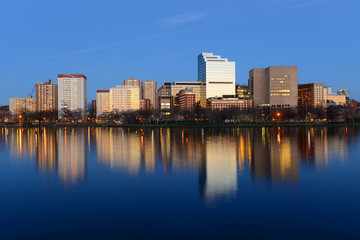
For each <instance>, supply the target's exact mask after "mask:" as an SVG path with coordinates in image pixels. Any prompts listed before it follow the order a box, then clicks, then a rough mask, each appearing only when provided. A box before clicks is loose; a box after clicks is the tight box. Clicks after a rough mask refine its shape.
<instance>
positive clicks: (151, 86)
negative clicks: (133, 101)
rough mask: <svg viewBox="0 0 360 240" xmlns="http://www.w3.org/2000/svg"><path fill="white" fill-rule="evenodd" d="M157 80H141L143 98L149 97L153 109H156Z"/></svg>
mask: <svg viewBox="0 0 360 240" xmlns="http://www.w3.org/2000/svg"><path fill="white" fill-rule="evenodd" d="M156 94H157V82H155V81H151V80H146V81H145V82H141V98H142V99H149V100H150V106H151V109H156V105H157V100H156Z"/></svg>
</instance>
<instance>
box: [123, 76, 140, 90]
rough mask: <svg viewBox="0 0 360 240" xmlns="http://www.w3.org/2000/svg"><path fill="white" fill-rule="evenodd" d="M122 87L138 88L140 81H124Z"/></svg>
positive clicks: (133, 79) (131, 79) (130, 79)
mask: <svg viewBox="0 0 360 240" xmlns="http://www.w3.org/2000/svg"><path fill="white" fill-rule="evenodd" d="M124 86H138V87H139V88H140V79H135V78H129V79H124Z"/></svg>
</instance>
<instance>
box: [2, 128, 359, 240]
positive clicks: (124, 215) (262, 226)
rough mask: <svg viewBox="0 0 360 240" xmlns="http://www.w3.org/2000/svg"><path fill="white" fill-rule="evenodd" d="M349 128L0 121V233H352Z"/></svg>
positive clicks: (354, 132)
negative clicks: (9, 124) (10, 125)
mask: <svg viewBox="0 0 360 240" xmlns="http://www.w3.org/2000/svg"><path fill="white" fill-rule="evenodd" d="M359 140H360V128H355V127H348V128H345V127H344V128H342V127H338V128H305V127H304V128H224V129H214V128H210V129H208V128H204V129H202V128H152V129H150V128H132V129H130V128H129V129H128V128H60V129H53V128H40V129H35V128H34V129H25V128H24V129H16V128H14V129H5V128H0V194H1V195H0V196H1V197H0V239H39V238H44V239H90V238H96V239H104V238H114V239H120V238H122V239H146V238H147V239H177V238H178V239H185V238H186V239H249V238H261V239H360V233H359V231H360V230H359V226H360V148H359V147H360V141H359Z"/></svg>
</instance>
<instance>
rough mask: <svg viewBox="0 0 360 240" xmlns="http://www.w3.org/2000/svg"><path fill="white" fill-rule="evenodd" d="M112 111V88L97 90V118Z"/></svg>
mask: <svg viewBox="0 0 360 240" xmlns="http://www.w3.org/2000/svg"><path fill="white" fill-rule="evenodd" d="M110 112H111V108H110V90H97V91H96V118H99V117H101V116H102V115H103V114H107V113H110Z"/></svg>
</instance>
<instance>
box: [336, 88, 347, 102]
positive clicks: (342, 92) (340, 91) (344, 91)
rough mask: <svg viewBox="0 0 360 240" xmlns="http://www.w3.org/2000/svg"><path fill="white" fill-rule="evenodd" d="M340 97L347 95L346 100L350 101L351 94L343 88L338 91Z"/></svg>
mask: <svg viewBox="0 0 360 240" xmlns="http://www.w3.org/2000/svg"><path fill="white" fill-rule="evenodd" d="M337 94H338V95H345V96H346V100H349V99H350V93H349V90H347V89H346V88H341V89H339V91H337Z"/></svg>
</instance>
